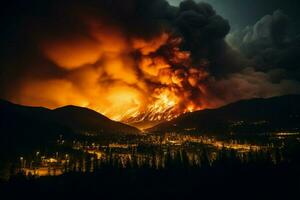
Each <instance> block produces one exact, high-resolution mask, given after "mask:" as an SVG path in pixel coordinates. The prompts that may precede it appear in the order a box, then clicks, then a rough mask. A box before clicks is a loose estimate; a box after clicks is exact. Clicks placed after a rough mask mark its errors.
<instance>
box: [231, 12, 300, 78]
mask: <svg viewBox="0 0 300 200" xmlns="http://www.w3.org/2000/svg"><path fill="white" fill-rule="evenodd" d="M291 24H293V23H292V19H290V18H289V17H288V16H287V15H286V14H284V13H283V12H282V11H280V10H277V11H275V12H274V13H273V14H272V15H266V16H264V17H263V18H262V19H260V20H259V21H258V22H257V23H256V24H255V25H253V26H247V27H246V28H244V29H243V30H240V31H236V32H233V33H231V34H230V35H229V37H228V41H229V42H230V43H231V44H232V46H234V47H235V48H237V49H239V50H240V51H241V52H242V53H243V54H244V55H245V56H246V57H247V58H249V59H250V60H251V61H252V62H253V63H254V67H255V69H256V70H259V71H262V72H265V73H268V74H270V76H271V77H272V80H273V81H274V82H279V81H281V80H283V79H288V80H293V81H299V80H300V61H299V56H300V35H298V34H297V33H296V32H295V31H294V27H291Z"/></svg>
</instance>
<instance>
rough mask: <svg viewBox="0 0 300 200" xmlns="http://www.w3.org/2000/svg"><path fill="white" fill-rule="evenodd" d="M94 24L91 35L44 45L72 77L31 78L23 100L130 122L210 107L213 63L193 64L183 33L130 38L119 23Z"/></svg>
mask: <svg viewBox="0 0 300 200" xmlns="http://www.w3.org/2000/svg"><path fill="white" fill-rule="evenodd" d="M89 24H90V27H91V28H90V35H89V37H83V36H80V37H75V36H74V38H72V37H70V38H69V39H67V40H61V39H54V40H53V41H51V42H49V41H47V42H45V43H43V45H42V48H43V51H44V54H45V56H46V57H47V58H48V59H49V60H50V61H52V62H53V63H54V64H56V65H57V66H58V67H59V68H60V70H62V71H63V72H64V73H65V74H66V75H65V76H64V77H62V78H61V79H55V80H54V79H51V78H49V80H39V79H28V80H25V81H24V83H23V84H22V90H21V93H22V94H21V98H20V97H19V98H18V101H19V102H20V103H23V104H27V105H34V106H46V107H50V108H55V107H59V106H64V105H68V104H73V105H78V106H84V107H88V108H91V109H94V110H96V111H98V112H100V113H102V114H104V115H106V116H108V117H110V118H112V119H114V120H118V121H126V122H132V121H133V122H136V121H143V120H148V121H161V120H171V119H173V118H175V117H177V116H178V115H180V114H182V113H186V112H192V111H195V110H197V109H202V108H205V106H206V105H205V104H204V102H203V101H202V100H201V98H202V97H201V95H203V94H204V93H203V91H204V90H205V87H204V86H203V84H202V83H203V82H204V81H205V80H206V79H207V77H208V75H209V74H208V72H207V71H206V69H205V68H206V67H207V63H205V62H203V63H204V64H203V65H200V66H193V64H192V61H191V53H190V52H189V51H183V50H181V44H182V38H181V37H179V36H175V35H174V34H173V33H172V32H171V31H164V32H162V33H161V34H159V35H157V36H156V37H154V38H150V39H144V38H136V37H133V38H130V37H129V38H128V35H126V34H124V33H123V31H122V29H120V28H118V27H114V26H108V25H105V24H97V23H95V22H93V23H89ZM104 27H105V29H103V28H104Z"/></svg>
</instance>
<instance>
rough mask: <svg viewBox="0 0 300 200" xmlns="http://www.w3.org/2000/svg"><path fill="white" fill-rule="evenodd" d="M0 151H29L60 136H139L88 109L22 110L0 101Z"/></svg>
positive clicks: (118, 123) (25, 108)
mask: <svg viewBox="0 0 300 200" xmlns="http://www.w3.org/2000/svg"><path fill="white" fill-rule="evenodd" d="M0 119H1V120H0V145H1V147H0V148H1V149H4V150H8V149H10V150H13V151H16V152H18V149H22V150H23V149H24V148H26V149H30V148H31V147H34V148H37V147H38V146H43V145H44V144H47V143H49V142H51V141H55V140H56V139H57V138H58V137H59V135H64V136H65V137H74V136H75V137H76V135H93V136H98V135H99V136H103V135H107V136H111V135H120V136H121V135H128V134H130V135H133V134H139V133H140V131H139V130H138V129H137V128H134V127H131V126H129V125H126V124H122V123H120V122H115V121H112V120H110V119H108V118H107V117H105V116H103V115H101V114H99V113H97V112H95V111H93V110H90V109H87V108H81V107H76V106H66V107H62V108H58V109H55V110H50V109H47V108H42V107H29V106H21V105H17V104H13V103H10V102H8V101H5V100H0Z"/></svg>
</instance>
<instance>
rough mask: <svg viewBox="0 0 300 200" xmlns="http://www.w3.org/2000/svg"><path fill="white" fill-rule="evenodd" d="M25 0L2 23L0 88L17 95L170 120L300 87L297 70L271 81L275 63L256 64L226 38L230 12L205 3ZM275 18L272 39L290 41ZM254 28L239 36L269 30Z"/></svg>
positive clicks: (30, 101)
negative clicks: (268, 67)
mask: <svg viewBox="0 0 300 200" xmlns="http://www.w3.org/2000/svg"><path fill="white" fill-rule="evenodd" d="M19 5H20V10H22V8H23V7H25V8H26V9H27V11H21V14H19V15H20V16H19V17H20V19H22V20H20V21H18V20H19V18H18V14H17V16H16V19H17V20H16V21H18V23H17V24H16V25H15V26H14V27H8V30H7V31H6V32H5V33H4V35H5V37H8V38H10V39H9V40H8V41H6V43H5V44H6V46H7V47H8V48H7V50H6V54H5V55H7V56H6V58H4V59H3V60H4V61H5V62H3V64H2V66H3V69H2V70H1V72H2V73H1V86H2V89H3V90H2V91H1V96H2V97H5V98H8V99H10V100H13V101H14V102H17V103H22V104H27V105H35V106H37V105H38V106H46V107H50V108H55V107H59V106H63V105H67V104H74V105H78V106H84V107H89V108H92V109H94V110H97V111H99V112H101V113H103V114H105V115H107V116H108V117H111V118H113V119H116V120H123V121H139V120H168V119H171V118H174V117H176V116H178V115H180V114H182V113H185V112H190V111H195V110H199V109H205V108H212V107H218V106H221V105H224V104H226V103H229V102H233V101H236V100H239V99H244V98H253V97H267V96H274V95H281V94H285V93H294V92H299V91H300V88H299V84H298V82H297V80H290V79H280V81H277V82H274V81H273V78H274V73H276V72H270V71H264V70H260V69H259V68H258V67H257V66H256V65H255V63H254V62H252V60H251V59H248V58H246V57H244V56H242V55H241V54H240V53H239V52H238V51H236V50H233V49H232V48H231V47H230V46H229V45H228V44H227V42H226V41H225V40H224V38H225V37H226V36H227V35H228V33H229V31H230V25H229V22H228V21H227V20H225V19H223V18H222V17H221V16H219V15H217V14H216V12H215V11H214V9H213V8H212V7H211V6H210V5H209V4H206V3H195V2H194V1H192V0H187V1H184V2H182V3H181V4H180V6H179V7H173V6H170V5H169V4H168V3H167V2H166V1H165V0H151V1H149V0H126V1H125V0H91V1H83V0H82V1H80V0H75V1H74V0H73V1H43V2H38V1H26V5H25V3H22V2H19ZM28 5H29V7H30V9H29V8H28V7H27V6H28ZM26 9H25V10H26ZM28 9H29V10H30V11H28ZM8 10H9V9H8ZM18 11H19V10H18ZM11 12H12V11H11V10H9V11H7V13H5V14H6V15H7V16H10V15H12V13H11ZM23 12H25V13H23ZM274 15H275V14H274ZM276 15H277V14H276ZM274 18H276V19H273V21H276V20H277V21H278V22H276V23H275V22H272V23H273V25H272V31H271V32H268V31H267V32H268V33H266V34H269V35H272V38H271V39H272V41H273V43H276V45H279V46H281V45H285V39H286V38H285V37H284V36H285V30H283V29H280V27H281V24H283V26H284V23H285V21H284V20H282V19H281V18H280V16H279V17H278V16H277V17H276V16H274ZM277 23H279V25H278V26H277V25H276V24H277ZM257 26H259V25H257ZM248 29H252V30H251V31H252V32H251V33H252V35H251V34H250V33H245V34H248V35H249V36H247V37H246V36H241V38H243V41H244V40H245V39H244V38H245V37H246V38H249V40H251V41H252V40H255V37H258V36H257V35H258V34H265V33H260V32H259V31H258V32H259V33H255V30H254V28H251V27H250V28H248ZM248 29H247V30H248ZM257 29H258V28H257ZM277 29H279V30H277ZM247 30H246V31H244V32H247ZM12 32H18V33H17V34H12ZM244 32H243V33H244ZM275 32H276V33H278V34H273V33H275ZM273 36H274V37H273ZM238 49H242V47H241V46H239V47H238Z"/></svg>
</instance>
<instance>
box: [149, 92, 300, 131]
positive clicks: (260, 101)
mask: <svg viewBox="0 0 300 200" xmlns="http://www.w3.org/2000/svg"><path fill="white" fill-rule="evenodd" d="M298 102H300V95H285V96H277V97H271V98H255V99H248V100H241V101H238V102H235V103H231V104H228V105H225V106H223V107H220V108H216V109H206V110H201V111H196V112H192V113H186V114H183V115H181V116H179V117H178V118H176V119H174V120H171V121H169V122H164V123H161V124H159V125H157V126H155V127H152V128H150V129H147V132H162V131H184V130H186V129H194V130H196V131H200V132H224V131H226V132H230V131H236V132H243V131H245V132H251V131H252V132H255V131H258V132H264V131H267V130H270V131H275V130H279V129H280V128H287V129H291V128H292V127H295V128H299V127H298V124H299V126H300V118H299V116H300V105H299V103H298ZM238 123H242V124H241V125H238ZM258 123H261V124H260V127H259V126H258ZM277 123H278V124H277ZM297 123H298V124H297ZM280 126H282V127H280ZM247 128H248V129H249V130H247ZM238 129H239V130H238Z"/></svg>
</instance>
